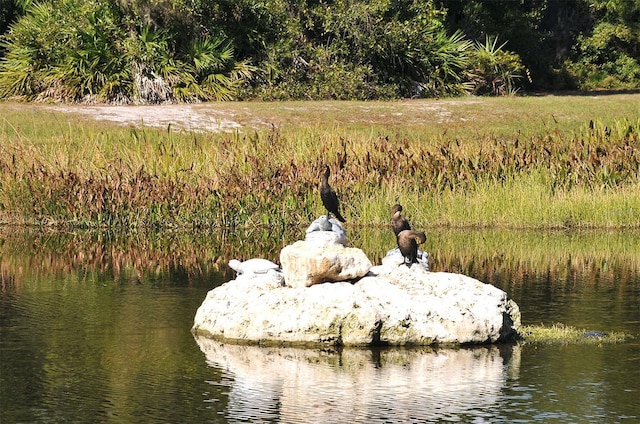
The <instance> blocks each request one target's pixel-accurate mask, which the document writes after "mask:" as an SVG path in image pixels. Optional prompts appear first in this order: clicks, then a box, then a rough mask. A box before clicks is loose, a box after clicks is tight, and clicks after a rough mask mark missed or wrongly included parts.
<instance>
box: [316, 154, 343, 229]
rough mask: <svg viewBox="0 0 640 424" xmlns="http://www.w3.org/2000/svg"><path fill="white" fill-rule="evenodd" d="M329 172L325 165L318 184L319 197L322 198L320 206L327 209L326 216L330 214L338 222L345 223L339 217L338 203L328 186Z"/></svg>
mask: <svg viewBox="0 0 640 424" xmlns="http://www.w3.org/2000/svg"><path fill="white" fill-rule="evenodd" d="M330 174H331V170H330V169H329V165H325V170H324V175H323V176H322V182H321V183H320V197H321V198H322V204H323V205H324V207H325V208H326V209H327V216H329V214H330V213H332V214H334V215H335V217H336V218H338V221H340V222H345V219H344V218H343V217H342V215H340V210H339V209H340V202H339V201H338V196H337V195H336V192H335V191H334V190H333V189H332V188H331V186H330V185H329V175H330Z"/></svg>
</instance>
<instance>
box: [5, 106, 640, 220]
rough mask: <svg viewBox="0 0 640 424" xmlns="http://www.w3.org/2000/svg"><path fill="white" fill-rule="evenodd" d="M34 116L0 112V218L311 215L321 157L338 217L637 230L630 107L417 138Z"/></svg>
mask: <svg viewBox="0 0 640 424" xmlns="http://www.w3.org/2000/svg"><path fill="white" fill-rule="evenodd" d="M44 118H45V119H43V115H42V112H41V111H39V110H36V111H34V112H33V115H32V117H31V119H32V120H31V121H28V119H27V121H22V122H20V123H19V124H16V123H15V122H14V121H13V120H12V121H10V120H7V119H5V120H3V121H1V125H0V184H1V187H2V190H1V192H0V213H1V214H2V215H1V218H0V219H2V220H3V221H5V222H25V223H37V224H56V225H65V226H69V225H70V226H80V227H160V228H172V227H176V228H203V227H211V226H214V227H238V226H242V227H262V226H266V227H283V226H289V225H296V224H298V223H301V222H309V221H310V220H311V219H313V218H314V217H315V216H317V215H319V214H321V213H323V212H324V211H323V208H322V206H321V203H320V199H319V196H318V195H317V184H318V182H319V171H320V169H321V165H322V164H324V163H326V164H329V165H330V166H331V168H332V170H333V173H332V181H331V183H332V185H333V186H334V188H336V190H337V191H338V193H339V196H340V198H341V201H342V207H343V209H344V210H345V214H346V218H347V220H348V225H354V226H357V225H364V226H370V225H374V226H375V225H378V226H380V225H385V224H386V223H387V222H388V219H389V207H390V206H391V205H392V204H393V203H396V202H400V203H402V204H404V205H406V207H407V210H408V211H410V212H411V213H412V214H413V222H414V223H415V225H418V226H427V225H429V226H507V227H535V228H544V227H572V228H576V227H618V228H620V227H624V228H628V227H640V196H639V195H638V193H639V192H640V191H639V190H638V189H639V188H640V182H639V175H640V149H638V148H637V145H638V142H639V141H640V140H639V138H640V137H639V131H640V119H639V118H638V117H633V118H619V119H618V118H616V119H613V120H607V121H602V120H598V119H591V120H589V121H587V122H584V123H583V125H582V126H581V127H579V128H577V129H575V130H560V129H558V128H555V129H552V128H548V129H547V130H545V131H544V132H539V131H538V130H537V129H534V130H532V129H531V128H523V130H522V131H520V133H519V134H518V132H504V133H500V134H496V133H494V132H492V131H488V132H482V133H479V132H475V131H473V130H471V131H466V132H458V133H457V134H456V135H455V136H452V135H449V134H447V133H441V134H434V133H433V132H426V131H425V134H428V136H425V138H424V139H422V138H420V137H416V134H419V133H420V132H419V131H418V132H414V133H413V135H412V137H411V138H408V137H405V136H402V135H401V134H400V133H396V134H392V133H388V134H384V133H376V134H373V133H371V129H370V128H369V129H367V128H366V126H364V127H362V128H361V130H355V129H351V130H350V131H344V128H343V127H334V126H332V125H331V124H330V123H328V124H326V125H320V124H316V125H314V126H308V127H296V128H297V129H298V130H297V131H291V130H289V129H286V128H285V129H284V130H283V129H282V128H280V127H279V126H276V125H274V126H272V127H270V128H268V129H256V130H253V131H245V132H242V133H241V132H237V131H236V132H234V133H231V134H214V133H196V132H180V133H176V132H174V131H172V130H171V128H170V127H169V128H167V129H165V130H159V129H151V128H120V127H109V126H101V125H89V124H87V123H86V122H82V121H80V122H76V121H73V120H64V119H63V118H61V117H60V115H57V114H55V115H52V116H49V115H46V116H44ZM47 120H49V121H47ZM41 121H42V122H41ZM47 125H49V126H51V127H53V130H52V129H49V130H48V131H49V132H47V129H46V128H43V126H47Z"/></svg>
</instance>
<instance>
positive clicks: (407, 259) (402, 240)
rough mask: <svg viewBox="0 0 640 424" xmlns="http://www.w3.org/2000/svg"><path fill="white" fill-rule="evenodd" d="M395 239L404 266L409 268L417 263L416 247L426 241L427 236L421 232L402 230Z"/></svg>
mask: <svg viewBox="0 0 640 424" xmlns="http://www.w3.org/2000/svg"><path fill="white" fill-rule="evenodd" d="M396 239H397V241H398V248H399V249H400V253H402V256H404V263H405V265H407V267H409V268H411V265H412V264H417V263H418V245H419V244H422V243H424V242H425V241H427V236H426V235H425V234H424V233H423V232H421V231H412V230H403V231H400V233H398V235H397V236H396Z"/></svg>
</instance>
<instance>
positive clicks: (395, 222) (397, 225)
mask: <svg viewBox="0 0 640 424" xmlns="http://www.w3.org/2000/svg"><path fill="white" fill-rule="evenodd" d="M401 212H402V205H400V204H398V203H396V204H395V205H393V208H391V213H392V214H393V216H392V217H391V228H392V229H393V234H395V235H396V237H398V234H400V232H401V231H404V230H410V229H411V225H409V221H407V220H406V219H405V217H404V216H402V213H401Z"/></svg>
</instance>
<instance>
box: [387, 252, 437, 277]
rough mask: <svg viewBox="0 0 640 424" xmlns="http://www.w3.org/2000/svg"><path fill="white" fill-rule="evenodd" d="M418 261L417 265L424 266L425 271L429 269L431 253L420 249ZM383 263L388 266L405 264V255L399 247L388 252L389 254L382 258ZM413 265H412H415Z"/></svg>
mask: <svg viewBox="0 0 640 424" xmlns="http://www.w3.org/2000/svg"><path fill="white" fill-rule="evenodd" d="M417 259H418V263H417V264H414V265H415V266H420V267H422V268H423V269H424V270H425V271H429V254H428V253H427V252H425V251H422V250H418V257H417ZM382 265H388V266H391V267H393V266H400V265H404V256H402V253H400V249H398V248H397V247H396V248H395V249H391V250H389V251H388V252H387V256H385V257H384V258H382ZM414 265H412V266H414Z"/></svg>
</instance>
